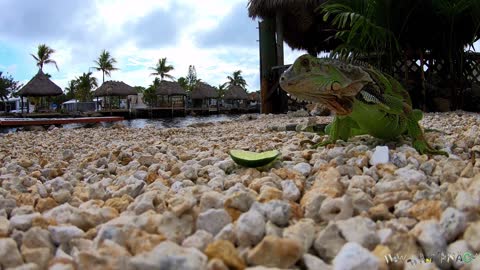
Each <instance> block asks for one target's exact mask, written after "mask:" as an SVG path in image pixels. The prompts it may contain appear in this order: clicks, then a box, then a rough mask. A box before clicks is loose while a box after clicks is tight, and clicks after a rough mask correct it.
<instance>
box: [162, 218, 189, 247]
mask: <svg viewBox="0 0 480 270" xmlns="http://www.w3.org/2000/svg"><path fill="white" fill-rule="evenodd" d="M193 222H194V220H193V217H192V216H191V215H187V214H185V215H182V216H181V217H177V216H176V215H175V214H173V213H172V212H169V211H167V212H165V213H163V215H162V216H161V219H160V221H159V223H158V225H157V231H158V232H159V233H162V234H163V235H165V236H166V237H167V239H168V240H170V241H173V242H176V243H181V242H182V241H183V240H184V239H185V238H186V237H187V236H188V235H190V234H191V233H192V231H193V226H194V223H193Z"/></svg>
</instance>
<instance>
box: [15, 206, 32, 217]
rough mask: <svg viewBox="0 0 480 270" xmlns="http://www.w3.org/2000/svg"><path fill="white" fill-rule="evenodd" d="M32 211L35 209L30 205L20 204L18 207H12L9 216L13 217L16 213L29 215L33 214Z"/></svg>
mask: <svg viewBox="0 0 480 270" xmlns="http://www.w3.org/2000/svg"><path fill="white" fill-rule="evenodd" d="M34 212H35V209H33V206H32V205H22V206H20V207H17V208H14V209H13V210H12V213H11V214H10V216H11V217H13V216H17V215H29V214H33V213H34Z"/></svg>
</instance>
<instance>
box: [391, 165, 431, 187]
mask: <svg viewBox="0 0 480 270" xmlns="http://www.w3.org/2000/svg"><path fill="white" fill-rule="evenodd" d="M395 175H396V176H397V177H398V178H399V179H402V180H403V181H404V182H405V183H406V184H407V186H409V187H411V186H415V185H418V184H419V183H421V182H424V181H425V180H426V179H427V176H426V175H425V173H423V171H417V170H414V169H410V168H408V167H404V168H400V169H398V170H396V171H395Z"/></svg>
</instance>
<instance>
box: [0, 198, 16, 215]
mask: <svg viewBox="0 0 480 270" xmlns="http://www.w3.org/2000/svg"><path fill="white" fill-rule="evenodd" d="M15 207H17V202H16V201H15V200H14V199H3V198H0V209H5V210H6V212H7V214H8V215H10V213H11V212H12V210H13V209H14V208H15Z"/></svg>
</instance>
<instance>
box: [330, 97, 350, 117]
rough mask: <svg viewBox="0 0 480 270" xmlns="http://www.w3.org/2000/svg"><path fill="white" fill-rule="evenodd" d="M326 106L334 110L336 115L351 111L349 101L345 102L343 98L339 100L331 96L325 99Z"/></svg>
mask: <svg viewBox="0 0 480 270" xmlns="http://www.w3.org/2000/svg"><path fill="white" fill-rule="evenodd" d="M325 105H326V106H327V107H329V109H330V110H332V111H334V112H335V113H336V114H338V115H347V114H350V113H351V112H352V108H351V106H349V105H351V103H349V102H346V101H344V100H339V99H338V98H337V97H335V96H333V97H331V98H329V99H326V104H325Z"/></svg>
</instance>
